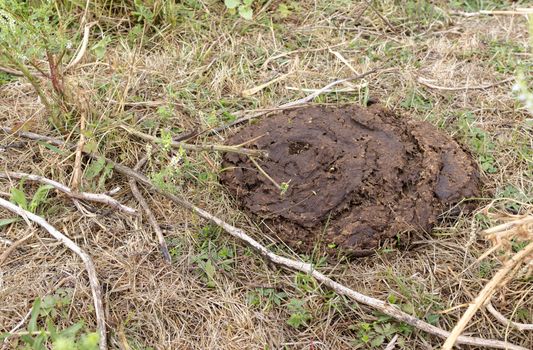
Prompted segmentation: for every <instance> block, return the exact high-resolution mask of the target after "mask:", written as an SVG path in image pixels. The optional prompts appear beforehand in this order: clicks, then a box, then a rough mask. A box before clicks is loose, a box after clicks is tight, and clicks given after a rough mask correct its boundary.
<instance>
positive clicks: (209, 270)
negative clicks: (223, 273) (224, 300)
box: [204, 260, 215, 280]
mask: <svg viewBox="0 0 533 350" xmlns="http://www.w3.org/2000/svg"><path fill="white" fill-rule="evenodd" d="M204 271H205V274H206V275H207V277H208V278H209V279H210V280H212V279H213V277H215V266H213V263H212V262H211V260H207V262H206V263H205V265H204Z"/></svg>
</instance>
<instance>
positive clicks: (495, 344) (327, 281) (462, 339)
mask: <svg viewBox="0 0 533 350" xmlns="http://www.w3.org/2000/svg"><path fill="white" fill-rule="evenodd" d="M2 129H4V128H2ZM5 129H7V128H5ZM17 135H19V136H22V137H27V138H30V139H33V140H45V141H48V142H50V143H53V144H55V145H62V146H65V147H68V148H70V149H72V148H74V147H75V146H74V145H69V144H67V143H65V142H63V141H61V140H57V139H53V138H50V137H48V136H39V135H38V134H35V133H28V132H23V131H20V132H18V133H17ZM86 154H87V155H88V156H89V157H91V158H93V159H97V158H98V157H101V156H99V155H96V154H93V153H86ZM106 161H107V162H110V163H111V164H113V166H114V169H115V170H116V171H117V172H119V173H121V174H122V175H124V176H128V177H132V178H134V179H135V180H136V181H138V182H139V183H142V184H144V185H146V186H148V187H149V188H150V189H152V190H153V191H155V192H157V193H159V194H161V195H163V196H165V197H167V198H168V199H170V200H172V201H173V202H174V203H176V204H178V205H179V206H181V207H183V208H186V209H188V210H190V211H192V212H194V213H196V214H198V215H199V216H200V217H202V218H203V219H206V220H208V221H211V222H213V223H214V224H216V225H218V226H219V227H221V228H222V229H223V230H224V231H226V232H227V233H228V234H230V235H231V236H233V237H235V238H237V239H238V240H240V241H242V242H243V243H245V244H247V245H248V246H250V247H252V248H253V249H254V250H256V251H257V252H258V253H259V254H260V255H261V256H263V257H264V258H265V259H267V260H269V261H271V262H273V263H275V264H277V265H280V266H281V267H284V268H287V269H290V270H296V271H300V272H304V273H308V274H310V275H311V276H313V277H314V278H315V279H316V280H317V281H319V282H321V283H323V284H324V285H325V286H327V287H329V288H331V289H332V290H334V291H335V292H336V293H338V294H340V295H345V296H347V297H348V298H350V299H352V300H354V301H356V302H359V303H361V304H365V305H367V306H370V307H372V308H374V309H376V310H379V311H380V312H382V313H384V314H386V315H388V316H391V317H393V318H394V319H396V320H398V321H401V322H405V323H407V324H409V325H411V326H413V327H415V328H418V329H420V330H422V331H424V332H427V333H429V334H432V335H435V336H438V337H440V338H444V339H446V338H448V336H449V335H450V332H448V331H445V330H443V329H441V328H438V327H436V326H433V325H431V324H429V323H427V322H424V321H422V320H420V319H418V318H416V317H413V316H411V315H409V314H407V313H405V312H403V311H401V310H400V309H398V307H396V306H395V305H392V304H388V303H386V302H384V301H382V300H379V299H375V298H372V297H369V296H366V295H364V294H361V293H359V292H357V291H354V290H353V289H350V288H348V287H346V286H344V285H342V284H340V283H337V282H335V281H333V280H332V279H331V278H329V277H327V276H325V275H324V274H322V273H321V272H319V271H317V270H315V268H314V267H313V265H311V264H308V263H304V262H301V261H296V260H292V259H288V258H285V257H282V256H279V255H276V254H274V253H272V252H271V251H269V250H268V249H267V248H266V247H264V246H263V245H261V244H260V243H259V242H257V241H256V240H254V239H253V238H251V237H250V236H249V235H247V234H246V233H245V232H244V231H243V230H241V229H239V228H237V227H235V226H232V225H230V224H228V223H226V222H225V221H223V220H222V219H220V218H218V217H216V216H214V215H211V214H210V213H208V212H206V211H205V210H203V209H201V208H198V207H196V206H195V205H193V204H191V203H189V202H188V201H186V200H184V199H182V198H180V197H178V196H176V195H174V194H172V193H168V192H165V191H164V190H162V189H160V188H158V187H156V186H154V185H153V184H152V183H151V181H150V180H149V179H148V178H147V177H146V176H144V175H143V174H140V173H139V172H136V171H134V170H133V169H131V168H129V167H127V166H124V165H122V164H117V163H115V162H114V161H112V160H110V159H106ZM457 343H460V344H466V345H474V346H482V347H491V348H497V349H507V350H528V349H527V348H524V347H522V346H519V345H514V344H511V343H508V342H506V341H501V340H496V339H483V338H478V337H468V336H459V337H458V338H457Z"/></svg>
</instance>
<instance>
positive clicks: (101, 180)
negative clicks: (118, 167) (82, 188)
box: [84, 157, 113, 191]
mask: <svg viewBox="0 0 533 350" xmlns="http://www.w3.org/2000/svg"><path fill="white" fill-rule="evenodd" d="M112 176H113V164H112V163H108V162H106V160H105V159H104V158H103V157H99V158H98V159H96V160H92V161H91V163H90V165H89V166H88V167H87V169H86V170H85V174H84V177H85V179H86V180H88V181H89V183H90V184H91V185H90V187H91V190H93V191H94V190H102V189H103V188H104V186H105V183H106V181H107V180H108V179H110V178H111V177H112ZM96 178H98V182H97V183H93V182H92V181H93V180H96Z"/></svg>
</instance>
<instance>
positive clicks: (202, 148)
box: [120, 125, 268, 157]
mask: <svg viewBox="0 0 533 350" xmlns="http://www.w3.org/2000/svg"><path fill="white" fill-rule="evenodd" d="M120 127H121V128H122V129H124V130H126V131H127V132H129V133H130V134H132V135H135V136H137V137H139V138H141V139H143V140H146V141H151V142H155V143H159V144H160V143H161V142H162V140H161V139H160V138H158V137H155V136H152V135H148V134H145V133H143V132H141V131H137V130H135V129H133V128H130V127H128V126H126V125H121V126H120ZM170 145H171V146H172V147H174V148H183V149H188V150H194V151H218V152H229V153H238V154H244V155H247V156H253V157H266V156H268V154H267V153H266V152H265V151H261V150H255V149H249V148H242V147H235V146H226V145H193V144H190V143H185V142H179V141H174V140H172V141H170Z"/></svg>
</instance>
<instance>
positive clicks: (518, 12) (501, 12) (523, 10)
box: [450, 8, 533, 17]
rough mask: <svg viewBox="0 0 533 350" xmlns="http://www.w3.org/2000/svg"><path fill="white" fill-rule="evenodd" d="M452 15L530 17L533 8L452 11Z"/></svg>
mask: <svg viewBox="0 0 533 350" xmlns="http://www.w3.org/2000/svg"><path fill="white" fill-rule="evenodd" d="M450 14H452V15H459V16H464V17H474V16H480V15H489V16H490V15H528V14H533V8H517V9H515V10H498V11H489V10H481V11H478V12H464V11H450Z"/></svg>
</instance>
